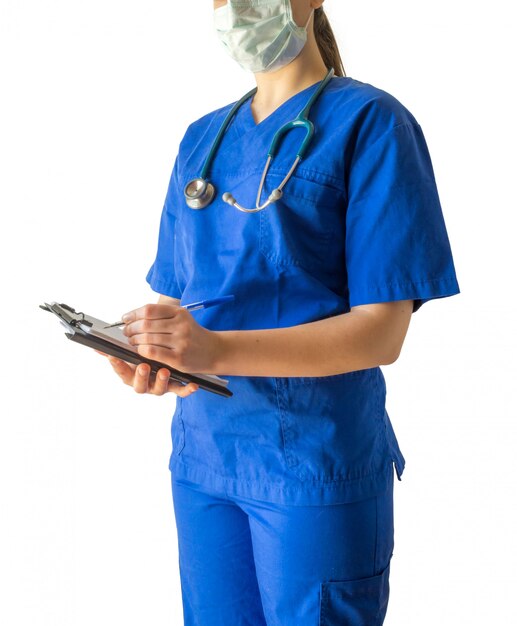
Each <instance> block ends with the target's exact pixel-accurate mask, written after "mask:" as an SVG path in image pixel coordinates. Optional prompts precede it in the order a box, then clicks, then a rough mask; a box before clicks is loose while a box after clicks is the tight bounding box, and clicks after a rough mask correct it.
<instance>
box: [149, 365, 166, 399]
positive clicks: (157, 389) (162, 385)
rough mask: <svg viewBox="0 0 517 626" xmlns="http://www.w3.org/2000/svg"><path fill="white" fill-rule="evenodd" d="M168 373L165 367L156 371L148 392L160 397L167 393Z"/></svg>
mask: <svg viewBox="0 0 517 626" xmlns="http://www.w3.org/2000/svg"><path fill="white" fill-rule="evenodd" d="M169 376H170V372H169V370H168V369H166V368H165V367H162V368H160V369H159V370H158V372H157V373H156V375H155V377H154V382H153V383H151V385H150V392H151V393H153V394H154V395H156V396H162V395H163V394H164V393H167V392H168V391H169Z"/></svg>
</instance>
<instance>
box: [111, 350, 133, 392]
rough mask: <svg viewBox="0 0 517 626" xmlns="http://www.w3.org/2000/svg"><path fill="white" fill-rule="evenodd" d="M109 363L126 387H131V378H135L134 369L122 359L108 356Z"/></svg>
mask: <svg viewBox="0 0 517 626" xmlns="http://www.w3.org/2000/svg"><path fill="white" fill-rule="evenodd" d="M108 359H109V362H110V363H111V366H112V367H113V369H114V370H115V372H116V373H117V374H118V375H119V376H120V378H121V379H122V381H123V382H124V383H125V384H126V385H131V386H133V378H134V376H135V369H136V367H135V366H134V365H132V364H130V363H126V362H125V361H123V360H122V359H117V358H116V357H113V356H109V355H108Z"/></svg>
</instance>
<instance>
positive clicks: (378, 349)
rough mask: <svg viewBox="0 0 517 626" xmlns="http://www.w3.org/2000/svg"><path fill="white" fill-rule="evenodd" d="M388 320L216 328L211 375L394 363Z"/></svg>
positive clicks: (357, 315) (347, 316)
mask: <svg viewBox="0 0 517 626" xmlns="http://www.w3.org/2000/svg"><path fill="white" fill-rule="evenodd" d="M392 330H393V329H392V328H391V326H390V324H389V323H383V318H380V317H376V316H374V315H371V314H369V313H368V312H366V311H360V310H355V311H350V312H349V313H344V314H342V315H337V316H334V317H330V318H326V319H323V320H318V321H316V322H310V323H307V324H301V325H298V326H291V327H288V328H273V329H267V330H243V331H239V330H236V331H216V332H217V335H218V339H219V343H220V350H219V351H218V354H219V356H218V358H217V362H216V363H215V364H214V371H212V373H214V374H219V375H221V376H223V375H225V374H226V375H229V376H232V375H233V376H282V377H283V376H308V377H309V376H331V375H334V374H340V373H344V372H349V371H354V370H360V369H367V368H370V367H376V366H378V365H385V364H389V363H392V362H393V361H394V360H395V359H396V357H397V356H398V355H397V354H396V352H397V345H396V342H395V340H394V338H393V333H392Z"/></svg>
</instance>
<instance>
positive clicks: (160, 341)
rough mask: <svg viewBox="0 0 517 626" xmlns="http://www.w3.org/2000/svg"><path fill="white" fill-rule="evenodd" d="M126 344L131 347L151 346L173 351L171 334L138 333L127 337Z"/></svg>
mask: <svg viewBox="0 0 517 626" xmlns="http://www.w3.org/2000/svg"><path fill="white" fill-rule="evenodd" d="M137 323H138V322H137ZM128 343H129V344H130V345H132V346H139V345H153V346H158V347H160V348H165V349H166V350H174V346H173V345H172V333H167V334H164V333H138V334H137V335H132V336H131V337H129V338H128Z"/></svg>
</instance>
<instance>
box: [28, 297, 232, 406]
mask: <svg viewBox="0 0 517 626" xmlns="http://www.w3.org/2000/svg"><path fill="white" fill-rule="evenodd" d="M39 306H40V308H41V309H43V310H44V311H48V312H49V313H53V314H54V315H56V316H57V317H58V319H59V321H60V322H61V324H62V325H63V326H64V327H65V329H66V331H67V332H65V335H66V336H67V337H68V339H70V340H71V341H74V342H76V343H79V344H82V345H83V346H88V347H89V348H94V349H96V350H100V351H101V352H105V353H106V354H110V355H111V356H114V357H117V358H118V359H122V360H123V361H126V362H128V363H133V364H135V365H138V364H139V363H147V364H148V365H150V366H151V375H152V374H153V373H154V374H155V375H156V373H157V372H158V370H159V369H160V368H162V367H166V368H167V369H168V370H169V371H170V373H171V374H170V377H169V380H173V381H175V382H180V383H183V384H184V385H187V384H188V383H189V382H193V383H196V384H197V385H199V387H200V389H204V390H205V391H210V392H211V393H215V394H218V395H220V396H224V397H226V398H229V397H231V396H233V393H232V392H231V391H230V389H228V387H227V386H228V381H227V380H226V379H224V378H220V377H219V376H215V375H212V374H188V373H186V372H181V371H180V370H177V369H174V368H173V367H171V366H170V365H166V364H165V363H160V362H159V361H154V360H152V359H146V358H145V357H143V356H141V355H140V354H138V350H137V348H136V347H135V346H133V345H131V344H130V343H129V342H128V338H127V337H126V335H124V333H123V332H122V330H121V329H120V328H118V327H114V328H104V327H105V326H108V324H109V322H104V321H103V320H100V319H98V318H96V317H93V316H91V315H86V313H82V312H80V311H76V310H75V309H73V308H72V307H71V306H68V305H67V304H64V303H58V302H52V303H50V304H48V303H47V302H45V303H44V304H40V305H39Z"/></svg>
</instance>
